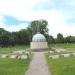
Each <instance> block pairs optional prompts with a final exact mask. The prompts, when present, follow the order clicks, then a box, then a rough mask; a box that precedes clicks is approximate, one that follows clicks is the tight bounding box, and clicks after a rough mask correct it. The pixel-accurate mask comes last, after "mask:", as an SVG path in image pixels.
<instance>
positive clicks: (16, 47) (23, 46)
mask: <svg viewBox="0 0 75 75" xmlns="http://www.w3.org/2000/svg"><path fill="white" fill-rule="evenodd" d="M27 48H29V45H16V46H12V47H7V48H0V51H12V50H25V49H27Z"/></svg>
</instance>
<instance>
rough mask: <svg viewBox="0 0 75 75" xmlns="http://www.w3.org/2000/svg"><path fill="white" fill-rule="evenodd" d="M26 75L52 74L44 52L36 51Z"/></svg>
mask: <svg viewBox="0 0 75 75" xmlns="http://www.w3.org/2000/svg"><path fill="white" fill-rule="evenodd" d="M25 75H50V74H49V71H48V66H47V62H46V60H45V56H44V52H35V53H34V56H33V59H32V61H31V63H30V67H29V69H28V71H27V72H26V74H25Z"/></svg>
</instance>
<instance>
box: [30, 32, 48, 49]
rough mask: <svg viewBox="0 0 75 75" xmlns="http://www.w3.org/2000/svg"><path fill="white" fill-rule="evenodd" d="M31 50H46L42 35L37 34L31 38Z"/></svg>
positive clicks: (46, 45)
mask: <svg viewBox="0 0 75 75" xmlns="http://www.w3.org/2000/svg"><path fill="white" fill-rule="evenodd" d="M30 45H31V49H46V48H48V44H47V42H46V38H45V37H44V35H43V34H41V33H39V32H38V33H37V34H35V35H34V36H33V38H32V42H31V44H30Z"/></svg>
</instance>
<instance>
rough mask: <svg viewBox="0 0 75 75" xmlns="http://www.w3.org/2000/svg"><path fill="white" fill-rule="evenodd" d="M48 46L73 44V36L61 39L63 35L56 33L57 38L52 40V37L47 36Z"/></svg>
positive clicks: (74, 39) (74, 38)
mask: <svg viewBox="0 0 75 75" xmlns="http://www.w3.org/2000/svg"><path fill="white" fill-rule="evenodd" d="M48 43H49V44H52V43H54V44H57V43H59V44H60V43H75V36H67V37H63V34H61V33H58V34H57V38H53V36H49V39H48Z"/></svg>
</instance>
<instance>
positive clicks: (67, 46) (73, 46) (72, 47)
mask: <svg viewBox="0 0 75 75" xmlns="http://www.w3.org/2000/svg"><path fill="white" fill-rule="evenodd" d="M49 47H50V48H64V49H68V50H75V44H73V43H67V44H49Z"/></svg>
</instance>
